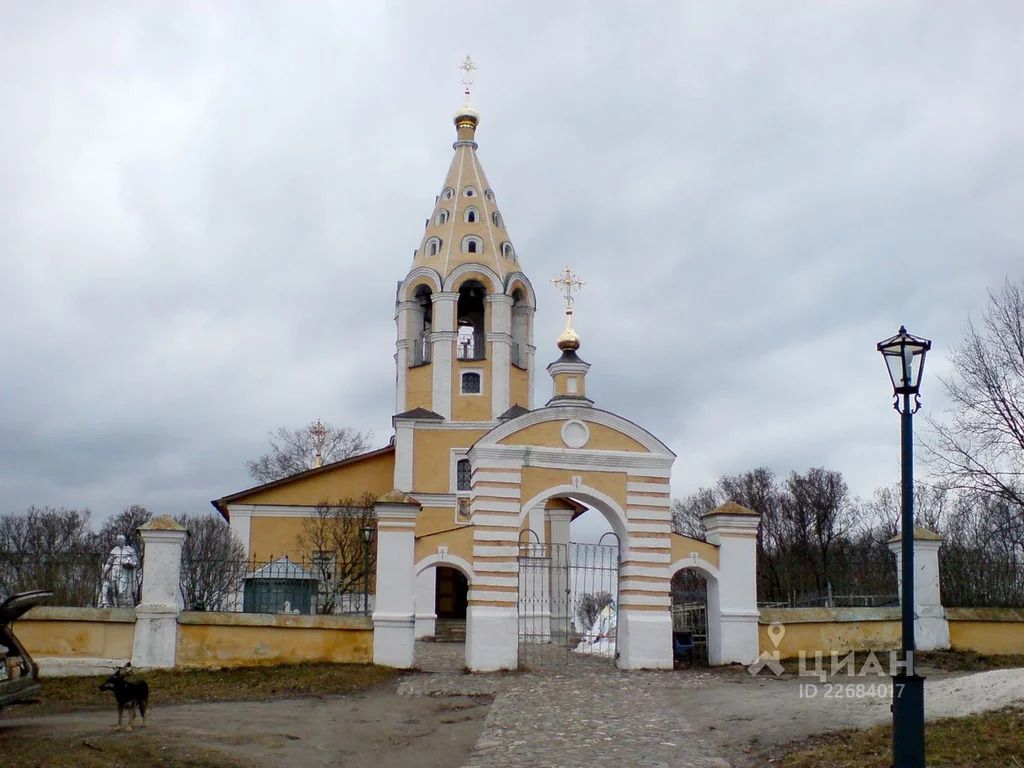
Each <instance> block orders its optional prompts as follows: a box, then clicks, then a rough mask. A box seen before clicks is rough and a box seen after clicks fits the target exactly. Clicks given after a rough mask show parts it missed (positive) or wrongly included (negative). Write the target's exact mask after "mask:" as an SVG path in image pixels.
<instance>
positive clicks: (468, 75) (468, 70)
mask: <svg viewBox="0 0 1024 768" xmlns="http://www.w3.org/2000/svg"><path fill="white" fill-rule="evenodd" d="M459 69H461V70H462V84H463V85H464V86H466V103H467V104H469V88H470V86H471V85H473V72H475V71H476V65H475V64H474V63H473V60H472V59H471V58H470V57H469V56H466V59H465V61H463V62H462V63H461V64H459Z"/></svg>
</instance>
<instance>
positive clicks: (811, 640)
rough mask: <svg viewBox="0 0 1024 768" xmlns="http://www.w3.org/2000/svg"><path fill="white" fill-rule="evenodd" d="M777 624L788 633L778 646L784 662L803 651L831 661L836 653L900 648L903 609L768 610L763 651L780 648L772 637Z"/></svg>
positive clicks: (764, 615)
mask: <svg viewBox="0 0 1024 768" xmlns="http://www.w3.org/2000/svg"><path fill="white" fill-rule="evenodd" d="M773 622H775V623H779V624H782V625H783V626H784V627H785V630H786V631H785V633H784V634H783V635H782V639H781V641H780V642H779V645H778V649H779V653H780V655H781V657H782V658H784V659H788V658H793V657H795V656H798V655H799V653H800V651H804V652H805V653H808V654H812V653H814V652H816V651H820V652H821V653H823V654H825V656H826V657H827V656H829V654H831V653H832V652H833V651H835V652H836V653H847V652H849V651H864V650H872V651H890V650H895V649H897V648H899V646H900V615H899V608H766V609H763V610H762V611H761V618H760V620H759V627H758V630H759V631H758V636H759V640H760V646H761V650H762V651H769V652H770V651H773V650H775V648H776V646H775V643H774V642H772V640H771V635H769V634H768V629H769V626H770V625H771V624H772V623H773Z"/></svg>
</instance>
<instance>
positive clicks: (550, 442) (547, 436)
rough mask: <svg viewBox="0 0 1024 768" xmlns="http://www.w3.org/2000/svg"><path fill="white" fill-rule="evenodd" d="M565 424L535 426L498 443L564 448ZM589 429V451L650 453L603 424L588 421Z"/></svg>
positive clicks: (554, 423)
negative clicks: (563, 429)
mask: <svg viewBox="0 0 1024 768" xmlns="http://www.w3.org/2000/svg"><path fill="white" fill-rule="evenodd" d="M564 423H565V422H564V421H545V422H543V423H542V424H534V425H532V426H529V427H526V428H525V429H521V430H519V431H518V432H514V433H512V434H511V435H509V436H508V437H506V438H504V439H502V440H499V441H498V442H499V443H501V444H502V445H541V446H550V447H553V448H564V447H565V443H563V442H562V425H563V424H564ZM587 428H588V429H589V430H590V440H589V442H587V444H586V446H584V447H585V448H586V449H587V450H591V451H593V450H599V451H633V452H636V453H649V451H648V450H647V449H646V448H644V447H643V446H642V445H640V443H638V442H637V441H636V440H634V439H633V438H631V437H629V436H628V435H624V434H622V433H621V432H619V431H617V430H614V429H611V428H610V427H606V426H604V425H603V424H595V423H594V422H591V421H588V422H587Z"/></svg>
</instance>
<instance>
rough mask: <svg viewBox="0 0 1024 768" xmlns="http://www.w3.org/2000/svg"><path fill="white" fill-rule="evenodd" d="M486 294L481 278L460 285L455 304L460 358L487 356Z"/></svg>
mask: <svg viewBox="0 0 1024 768" xmlns="http://www.w3.org/2000/svg"><path fill="white" fill-rule="evenodd" d="M486 296H487V289H486V288H485V287H484V284H483V283H481V282H480V281H479V280H467V281H466V282H464V283H463V284H462V285H460V286H459V301H458V303H457V304H456V305H455V312H456V315H455V322H456V327H457V328H458V331H457V338H456V341H455V349H456V357H457V359H459V360H483V359H484V358H485V357H487V344H486V342H485V334H484V316H485V314H486V306H485V305H486V301H485V300H486ZM462 391H463V392H465V391H466V390H465V389H463V390H462Z"/></svg>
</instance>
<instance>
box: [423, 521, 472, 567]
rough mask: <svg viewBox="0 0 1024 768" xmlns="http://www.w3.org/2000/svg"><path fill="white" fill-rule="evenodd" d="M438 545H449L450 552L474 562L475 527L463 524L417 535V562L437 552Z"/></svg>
mask: <svg viewBox="0 0 1024 768" xmlns="http://www.w3.org/2000/svg"><path fill="white" fill-rule="evenodd" d="M438 547H448V554H449V555H453V556H455V557H461V558H462V559H463V560H465V561H466V562H469V563H472V562H473V528H472V527H471V526H468V525H467V526H463V527H462V528H455V529H453V530H447V531H440V532H438V533H433V534H428V535H426V536H419V535H417V537H416V562H417V563H418V562H419V561H420V560H422V559H423V558H425V557H430V556H431V555H436V554H437V548H438Z"/></svg>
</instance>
